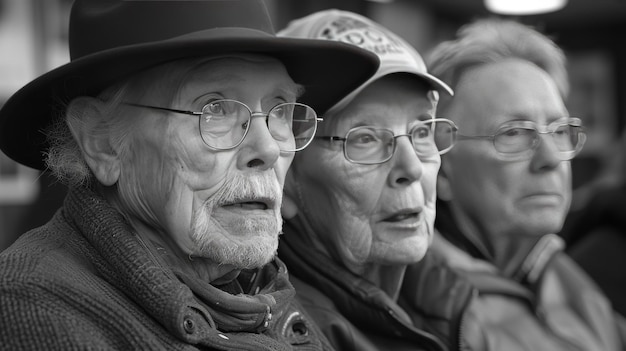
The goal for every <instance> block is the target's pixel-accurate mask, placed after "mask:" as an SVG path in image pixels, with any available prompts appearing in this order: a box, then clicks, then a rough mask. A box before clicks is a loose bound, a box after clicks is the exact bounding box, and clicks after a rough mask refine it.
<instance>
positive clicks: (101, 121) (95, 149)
mask: <svg viewBox="0 0 626 351" xmlns="http://www.w3.org/2000/svg"><path fill="white" fill-rule="evenodd" d="M104 108H105V106H104V103H103V102H102V101H100V100H98V99H96V98H92V97H79V98H76V99H74V100H72V102H71V103H70V105H69V106H68V109H67V113H68V114H69V115H70V116H79V117H78V118H79V119H80V121H81V123H80V124H79V127H78V128H72V134H73V135H74V138H75V139H76V141H77V142H78V145H79V146H80V149H81V150H82V152H83V156H84V158H85V162H87V165H88V166H89V168H90V169H91V171H92V172H93V174H94V176H95V177H96V179H98V181H99V182H100V183H102V184H103V185H106V186H111V185H113V184H115V183H116V182H117V180H118V178H119V175H120V160H119V157H118V154H117V152H116V150H114V149H113V147H112V146H111V139H110V137H111V136H110V133H109V131H108V130H106V129H107V128H108V127H107V126H106V123H105V115H104V113H105V112H104V111H105V109H104Z"/></svg>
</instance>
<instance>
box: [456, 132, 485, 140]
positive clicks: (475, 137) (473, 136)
mask: <svg viewBox="0 0 626 351" xmlns="http://www.w3.org/2000/svg"><path fill="white" fill-rule="evenodd" d="M494 137H495V135H464V134H460V133H457V134H456V138H457V140H464V139H493V138H494Z"/></svg>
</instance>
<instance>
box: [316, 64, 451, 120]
mask: <svg viewBox="0 0 626 351" xmlns="http://www.w3.org/2000/svg"><path fill="white" fill-rule="evenodd" d="M393 73H407V74H411V75H414V76H416V78H418V79H421V80H423V81H424V82H426V84H428V85H429V86H430V87H431V88H432V89H433V90H436V91H438V92H440V93H445V94H446V95H448V96H454V90H452V88H450V87H449V86H448V85H447V84H446V83H445V82H443V81H442V80H441V79H439V78H437V77H435V76H433V75H432V74H429V73H425V72H420V71H418V70H415V69H413V68H411V67H407V66H405V65H398V66H396V65H383V66H381V67H380V68H379V70H378V72H376V74H374V75H373V76H372V77H370V79H369V80H367V81H366V82H365V83H363V84H362V85H361V86H359V87H358V88H356V89H354V90H352V92H351V93H350V94H348V95H346V96H345V97H344V98H343V99H341V100H340V101H339V102H337V103H336V104H335V105H334V106H332V107H331V108H329V109H328V113H329V114H335V113H337V112H338V111H340V110H342V109H344V108H345V107H346V106H348V104H350V102H351V101H352V100H354V98H355V97H356V96H357V95H359V94H360V93H361V91H363V89H365V88H367V87H368V86H369V85H370V84H372V83H373V82H375V81H376V80H378V79H380V78H382V77H384V76H387V75H390V74H393Z"/></svg>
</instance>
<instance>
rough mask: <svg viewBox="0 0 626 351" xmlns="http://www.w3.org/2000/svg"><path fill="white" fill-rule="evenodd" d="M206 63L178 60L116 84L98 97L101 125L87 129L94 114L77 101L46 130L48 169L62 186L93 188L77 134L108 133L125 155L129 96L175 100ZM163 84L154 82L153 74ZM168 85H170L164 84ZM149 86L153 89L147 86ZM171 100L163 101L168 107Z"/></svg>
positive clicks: (65, 109) (199, 59) (127, 134)
mask: <svg viewBox="0 0 626 351" xmlns="http://www.w3.org/2000/svg"><path fill="white" fill-rule="evenodd" d="M205 61H206V58H198V59H189V60H183V61H174V62H170V63H168V64H165V65H163V66H156V67H153V68H151V69H148V70H145V71H142V72H139V73H138V74H136V75H134V76H132V77H131V78H129V79H127V80H125V81H123V82H119V83H118V84H115V85H112V86H110V87H109V88H107V89H105V90H104V91H103V92H101V93H100V94H99V95H98V96H97V97H96V98H97V99H98V100H100V101H102V102H103V103H104V110H103V111H100V112H101V115H100V118H101V120H100V121H98V124H97V125H92V126H87V121H89V120H90V118H89V117H88V116H87V115H86V114H88V113H93V110H92V109H89V108H72V103H73V101H71V102H69V103H68V104H66V105H65V106H64V108H63V109H62V110H63V111H64V112H63V114H62V115H60V116H57V118H56V119H55V121H54V122H53V123H52V124H51V125H50V127H48V128H47V129H46V136H47V142H48V144H49V145H50V148H49V149H48V152H47V153H46V155H45V161H46V167H47V169H49V170H50V171H51V172H52V174H53V175H54V176H55V177H56V178H57V179H58V180H59V181H60V182H62V183H64V184H65V185H67V186H69V187H80V186H89V185H90V184H91V182H92V181H93V180H94V178H93V174H92V172H91V170H90V169H89V166H88V165H87V163H86V162H85V159H84V157H83V154H82V151H81V149H80V146H79V144H78V142H77V141H76V139H75V138H74V136H73V131H74V132H75V131H77V130H86V131H88V132H89V133H91V135H94V136H96V135H97V134H98V133H108V134H109V136H110V140H111V143H112V147H113V148H114V149H115V150H118V152H119V153H120V154H122V155H123V154H125V153H126V152H127V151H128V148H129V143H130V140H129V133H131V131H132V128H131V124H132V123H133V121H132V119H131V118H128V115H126V114H124V113H120V111H119V109H118V108H119V107H120V105H122V103H123V102H124V101H126V99H128V98H129V97H130V98H132V99H133V101H134V100H137V99H141V98H142V97H143V96H145V95H148V94H151V93H154V92H156V91H163V95H164V96H167V99H169V100H171V99H173V98H174V97H175V96H176V95H177V94H178V93H179V88H180V85H181V84H182V82H183V81H184V79H185V78H186V77H187V75H188V74H190V73H191V72H192V71H193V70H194V69H195V68H196V67H198V66H199V65H201V64H202V63H204V62H205ZM155 70H156V71H157V72H158V74H157V75H156V76H157V77H158V78H157V79H158V81H159V82H161V84H159V83H157V82H155V81H154V78H153V77H154V75H153V74H152V73H154V72H155ZM164 82H167V83H164ZM146 86H148V87H149V89H146V88H145V87H146ZM168 102H169V101H168V100H166V101H163V103H164V104H168Z"/></svg>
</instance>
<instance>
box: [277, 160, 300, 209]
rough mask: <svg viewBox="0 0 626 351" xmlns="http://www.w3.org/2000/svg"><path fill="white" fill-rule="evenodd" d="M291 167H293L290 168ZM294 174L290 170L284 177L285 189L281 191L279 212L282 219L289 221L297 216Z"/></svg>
mask: <svg viewBox="0 0 626 351" xmlns="http://www.w3.org/2000/svg"><path fill="white" fill-rule="evenodd" d="M292 167H293V166H292ZM293 173H294V172H293V171H292V169H290V170H289V171H288V172H287V176H286V177H285V187H284V189H283V204H282V206H281V208H280V212H281V214H282V216H283V218H284V219H290V218H293V217H295V216H296V215H297V214H298V205H296V203H297V197H296V194H297V189H296V180H295V177H294V174H293Z"/></svg>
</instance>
